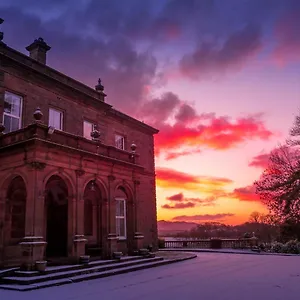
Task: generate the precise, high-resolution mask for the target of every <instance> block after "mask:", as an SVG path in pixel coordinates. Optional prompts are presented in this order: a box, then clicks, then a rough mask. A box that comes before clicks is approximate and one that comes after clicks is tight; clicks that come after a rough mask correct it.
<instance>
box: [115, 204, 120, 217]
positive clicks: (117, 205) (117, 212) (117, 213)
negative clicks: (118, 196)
mask: <svg viewBox="0 0 300 300" xmlns="http://www.w3.org/2000/svg"><path fill="white" fill-rule="evenodd" d="M116 216H120V200H116Z"/></svg>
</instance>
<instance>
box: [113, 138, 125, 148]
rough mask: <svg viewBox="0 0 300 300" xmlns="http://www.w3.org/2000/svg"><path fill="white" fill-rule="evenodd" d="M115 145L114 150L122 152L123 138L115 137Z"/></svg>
mask: <svg viewBox="0 0 300 300" xmlns="http://www.w3.org/2000/svg"><path fill="white" fill-rule="evenodd" d="M115 144H116V145H115V146H116V148H118V149H122V150H124V137H123V136H121V135H116V136H115Z"/></svg>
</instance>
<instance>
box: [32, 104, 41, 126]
mask: <svg viewBox="0 0 300 300" xmlns="http://www.w3.org/2000/svg"><path fill="white" fill-rule="evenodd" d="M33 117H34V120H35V121H36V122H39V121H41V120H42V118H43V113H42V111H41V109H40V108H39V107H37V108H36V110H35V112H34V113H33Z"/></svg>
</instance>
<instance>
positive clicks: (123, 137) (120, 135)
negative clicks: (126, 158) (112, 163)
mask: <svg viewBox="0 0 300 300" xmlns="http://www.w3.org/2000/svg"><path fill="white" fill-rule="evenodd" d="M118 137H119V138H122V141H123V143H122V148H120V147H118V145H117V138H118ZM125 138H126V137H125V136H124V135H122V134H119V133H115V147H116V148H117V149H119V150H124V151H125Z"/></svg>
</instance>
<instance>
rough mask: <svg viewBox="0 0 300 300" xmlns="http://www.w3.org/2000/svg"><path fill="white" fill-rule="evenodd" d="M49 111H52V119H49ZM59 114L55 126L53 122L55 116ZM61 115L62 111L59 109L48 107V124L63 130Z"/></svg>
mask: <svg viewBox="0 0 300 300" xmlns="http://www.w3.org/2000/svg"><path fill="white" fill-rule="evenodd" d="M51 112H52V117H53V118H52V119H51V116H50V115H51ZM57 115H59V126H58V127H57V126H56V124H55V116H57ZM63 116H64V113H63V111H61V110H58V109H55V108H49V126H53V127H54V128H55V129H57V130H63Z"/></svg>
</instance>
